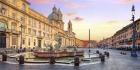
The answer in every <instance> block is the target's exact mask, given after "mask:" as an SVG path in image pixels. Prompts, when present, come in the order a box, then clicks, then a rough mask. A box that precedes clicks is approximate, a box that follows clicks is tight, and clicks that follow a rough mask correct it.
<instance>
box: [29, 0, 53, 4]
mask: <svg viewBox="0 0 140 70" xmlns="http://www.w3.org/2000/svg"><path fill="white" fill-rule="evenodd" d="M28 1H29V2H33V3H35V4H49V3H52V2H54V0H28Z"/></svg>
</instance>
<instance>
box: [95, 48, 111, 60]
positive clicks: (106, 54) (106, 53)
mask: <svg viewBox="0 0 140 70" xmlns="http://www.w3.org/2000/svg"><path fill="white" fill-rule="evenodd" d="M96 54H99V58H100V59H101V62H105V56H106V57H107V58H109V56H110V53H109V52H107V51H105V52H104V54H103V53H101V52H99V50H97V51H96Z"/></svg>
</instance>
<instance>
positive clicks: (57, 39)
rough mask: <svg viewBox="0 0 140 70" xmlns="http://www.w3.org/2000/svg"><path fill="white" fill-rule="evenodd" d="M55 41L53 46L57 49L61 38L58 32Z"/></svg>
mask: <svg viewBox="0 0 140 70" xmlns="http://www.w3.org/2000/svg"><path fill="white" fill-rule="evenodd" d="M55 41H56V42H57V43H56V44H55V45H54V46H55V49H56V50H59V49H60V47H61V44H62V38H61V36H60V35H59V34H56V36H55Z"/></svg>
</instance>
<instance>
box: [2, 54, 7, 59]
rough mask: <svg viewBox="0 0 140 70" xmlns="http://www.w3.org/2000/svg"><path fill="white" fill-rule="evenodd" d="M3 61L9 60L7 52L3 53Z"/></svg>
mask: <svg viewBox="0 0 140 70" xmlns="http://www.w3.org/2000/svg"><path fill="white" fill-rule="evenodd" d="M2 61H7V55H6V54H5V53H3V54H2Z"/></svg>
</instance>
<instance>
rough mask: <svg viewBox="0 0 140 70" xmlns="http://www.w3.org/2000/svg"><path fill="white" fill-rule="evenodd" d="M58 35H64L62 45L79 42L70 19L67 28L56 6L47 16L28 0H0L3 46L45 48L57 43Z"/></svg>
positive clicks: (71, 44) (0, 45) (0, 24)
mask: <svg viewBox="0 0 140 70" xmlns="http://www.w3.org/2000/svg"><path fill="white" fill-rule="evenodd" d="M57 34H59V35H61V38H62V46H61V47H66V46H73V45H76V43H77V42H76V41H77V40H76V39H77V38H75V33H74V32H73V31H72V23H71V21H69V22H68V28H67V31H65V30H64V22H63V14H62V12H61V10H60V9H57V8H56V7H55V6H54V8H53V9H52V13H51V14H50V15H49V16H48V17H45V16H44V15H42V14H41V13H39V12H37V11H35V10H33V9H31V8H30V3H29V2H28V1H26V0H0V48H20V47H22V48H33V47H40V48H43V47H46V46H47V45H50V44H52V45H54V44H55V42H56V41H55V36H56V35H57Z"/></svg>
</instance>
